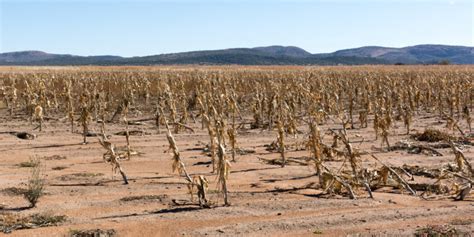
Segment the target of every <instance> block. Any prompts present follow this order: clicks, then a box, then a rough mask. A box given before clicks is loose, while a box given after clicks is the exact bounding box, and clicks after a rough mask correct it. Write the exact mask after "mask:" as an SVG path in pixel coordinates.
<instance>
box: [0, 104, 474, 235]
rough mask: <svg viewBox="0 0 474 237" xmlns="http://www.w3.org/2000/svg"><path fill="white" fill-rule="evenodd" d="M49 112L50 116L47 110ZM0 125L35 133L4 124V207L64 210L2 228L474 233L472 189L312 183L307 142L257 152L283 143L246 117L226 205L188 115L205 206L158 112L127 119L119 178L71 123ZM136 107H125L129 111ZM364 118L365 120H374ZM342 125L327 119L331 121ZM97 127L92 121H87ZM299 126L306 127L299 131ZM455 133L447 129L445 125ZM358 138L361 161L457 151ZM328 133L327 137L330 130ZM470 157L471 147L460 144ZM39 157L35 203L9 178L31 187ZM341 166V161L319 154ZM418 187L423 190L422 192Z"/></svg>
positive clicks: (190, 159) (0, 155)
mask: <svg viewBox="0 0 474 237" xmlns="http://www.w3.org/2000/svg"><path fill="white" fill-rule="evenodd" d="M53 117H54V116H53ZM0 119H1V120H0V124H1V125H0V132H5V131H25V132H31V133H35V134H37V135H38V137H37V138H36V139H34V140H22V139H18V138H17V137H15V136H13V135H10V134H5V133H3V134H0V190H1V191H0V198H1V199H0V204H1V207H2V210H0V211H1V213H2V214H5V213H16V214H19V215H31V214H34V213H50V214H52V215H65V216H66V217H67V220H66V221H65V222H63V223H61V224H59V225H58V226H51V227H43V228H34V229H23V230H13V231H12V233H11V234H9V236H68V235H70V234H71V233H74V232H75V231H78V230H89V229H101V230H114V233H116V235H117V236H317V235H321V236H325V235H327V236H346V235H349V236H374V235H375V236H380V235H382V236H391V235H408V236H410V235H413V234H414V233H415V232H416V230H418V229H420V228H422V227H426V226H428V225H432V226H434V227H436V226H441V225H444V226H445V227H449V228H452V229H455V230H456V231H457V233H458V234H460V235H466V236H469V235H472V234H473V232H474V231H473V230H474V198H473V196H472V194H471V195H470V196H468V197H467V199H466V200H464V201H454V200H453V199H452V195H435V196H430V197H428V198H427V199H422V198H420V197H419V196H411V195H409V194H408V192H406V191H405V190H403V189H396V188H389V187H385V188H381V189H379V190H374V198H373V199H370V198H368V195H367V193H366V192H365V191H364V190H357V191H356V192H357V196H358V199H357V200H351V199H349V198H348V197H347V196H345V195H333V196H328V195H323V196H321V195H318V194H320V193H321V192H322V190H321V189H316V188H314V187H316V186H317V183H318V177H317V176H316V175H315V170H314V168H313V167H312V166H306V165H302V164H303V163H304V160H305V159H304V158H305V157H308V156H309V155H310V154H309V152H308V151H305V150H304V149H296V148H295V147H290V148H289V151H288V154H287V156H288V157H289V158H290V160H296V161H302V162H291V163H289V165H287V166H286V167H284V168H281V167H280V166H279V165H272V164H268V163H267V162H264V160H272V159H278V158H279V154H278V153H275V152H271V151H267V150H266V147H265V145H268V144H270V143H272V142H273V141H275V139H276V132H275V131H266V130H260V129H253V130H250V129H242V130H240V131H239V135H238V145H239V147H240V148H241V149H243V150H244V151H247V152H243V153H241V154H239V155H238V156H237V157H236V162H232V163H231V164H232V168H231V173H230V176H229V181H228V182H229V190H230V196H229V197H230V202H231V206H228V207H226V206H223V201H222V197H221V196H220V195H219V192H218V188H217V182H216V178H215V174H212V173H211V165H210V162H209V161H210V158H209V156H208V155H207V154H206V153H205V152H204V151H203V148H204V147H205V146H206V144H207V143H208V140H209V138H208V135H207V131H205V130H201V129H200V124H199V123H197V124H192V127H193V128H194V129H195V131H196V132H195V133H189V132H182V133H180V134H176V135H175V138H176V140H177V143H178V147H179V149H180V151H181V155H182V157H183V160H184V162H185V164H186V166H187V169H188V171H189V172H190V173H191V174H192V175H204V176H206V177H207V178H208V180H209V181H210V184H209V199H210V201H211V202H212V203H213V206H214V207H213V208H210V209H200V208H199V206H197V205H195V204H194V203H195V202H196V200H194V203H191V200H190V195H189V194H188V188H187V184H186V181H185V180H184V178H183V177H180V176H179V175H178V174H177V173H173V172H172V169H171V156H170V155H169V154H168V153H167V150H168V142H167V140H166V136H165V134H164V132H163V131H161V133H159V132H158V131H157V129H156V127H154V124H153V122H149V123H146V122H145V124H144V125H133V126H130V129H132V130H140V131H145V132H146V133H145V135H142V136H132V137H131V146H132V148H133V149H134V150H136V151H138V152H139V153H140V154H139V155H136V156H132V158H131V160H129V161H123V162H122V165H123V168H124V169H125V171H126V173H127V175H128V176H129V179H130V184H129V185H123V184H122V180H121V177H120V175H118V174H115V175H113V173H112V169H111V166H110V165H109V164H106V163H104V162H103V160H102V154H103V153H104V152H105V150H104V149H103V148H102V147H101V146H100V145H99V143H98V140H97V138H96V137H89V138H88V139H89V143H88V144H85V145H84V144H82V137H81V134H80V133H79V131H76V133H72V132H71V131H70V129H69V126H68V123H67V122H65V121H64V122H63V121H60V120H50V121H47V122H46V123H45V126H44V130H43V131H42V132H38V131H36V130H35V131H33V128H34V127H35V125H33V124H30V123H29V122H28V121H25V120H24V119H20V118H13V119H12V118H10V117H9V116H8V115H6V114H5V113H4V112H3V115H2V116H0ZM130 119H132V118H130ZM415 121H416V122H415V123H414V125H413V128H414V129H413V130H412V131H410V133H412V134H414V133H416V132H422V131H424V129H425V128H429V127H430V128H437V129H440V130H443V131H446V130H445V128H444V123H443V121H438V120H437V118H435V117H430V116H419V117H418V119H415ZM369 124H370V123H369ZM396 125H397V126H398V128H395V129H392V130H391V131H390V133H391V135H390V138H389V139H390V142H391V144H396V143H397V142H399V141H403V140H406V141H411V138H410V137H409V136H408V135H402V134H403V133H404V128H403V126H402V123H401V122H397V123H396ZM337 126H338V125H335V124H329V125H325V126H323V128H322V130H323V131H325V129H326V128H328V127H332V128H335V127H337ZM92 127H93V129H94V130H96V131H98V129H99V124H94V125H92ZM123 129H124V126H123V125H121V124H108V125H107V131H108V133H109V134H113V133H115V132H120V131H123ZM304 129H305V128H301V130H303V131H304ZM447 132H449V133H453V132H452V131H447ZM348 133H349V137H350V139H351V141H353V145H354V147H355V148H357V149H359V150H360V151H363V153H362V154H363V155H362V165H363V166H364V167H376V166H378V167H380V164H378V163H377V162H376V161H375V160H374V159H372V158H371V156H370V154H376V155H377V156H378V157H379V158H380V159H381V160H383V161H384V162H385V163H388V164H390V165H393V166H402V165H403V164H407V165H418V166H421V167H426V168H439V167H441V166H443V165H445V164H447V163H453V162H454V154H453V153H452V152H451V149H450V148H439V149H436V150H437V151H439V152H440V153H441V154H442V155H443V156H431V155H430V154H424V153H420V154H411V153H409V152H408V151H407V150H395V151H385V150H383V149H380V143H381V141H380V140H378V141H375V140H374V138H375V137H374V132H373V129H372V128H364V129H360V128H358V127H356V129H351V130H348ZM305 139H307V137H306V136H305V135H304V134H300V135H298V136H297V137H296V138H294V137H288V139H287V144H300V145H298V146H299V147H300V148H301V147H302V146H303V147H304V145H301V144H303V142H304V140H305ZM111 141H112V142H113V143H114V144H116V145H117V146H119V147H120V146H124V145H125V137H123V136H118V135H113V136H112V138H111ZM325 141H326V142H327V143H328V144H330V142H331V137H330V136H329V135H326V136H325ZM462 149H463V151H464V154H465V155H466V157H467V158H468V160H470V161H471V163H474V161H473V156H474V155H473V154H474V153H473V152H472V149H473V148H472V147H471V146H469V145H465V146H463V147H462ZM32 157H38V158H40V160H41V166H42V171H43V174H44V178H45V180H46V187H45V191H46V194H45V195H44V196H43V197H42V198H41V199H40V201H39V203H38V205H37V207H35V208H25V207H27V206H28V203H27V201H25V200H24V199H23V198H22V196H20V195H15V194H14V193H13V194H12V193H11V192H8V190H9V188H12V187H17V188H26V182H27V180H28V177H29V175H30V168H28V167H22V165H20V163H22V162H28V161H29V160H30V158H32ZM326 164H327V165H328V166H330V167H334V168H337V167H339V166H340V165H341V164H342V161H330V162H327V163H326ZM435 181H436V180H431V179H428V178H426V177H421V176H414V180H411V181H409V182H410V183H434V182H435ZM418 193H421V192H418Z"/></svg>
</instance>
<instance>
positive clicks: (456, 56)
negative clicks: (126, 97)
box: [0, 45, 474, 65]
mask: <svg viewBox="0 0 474 237" xmlns="http://www.w3.org/2000/svg"><path fill="white" fill-rule="evenodd" d="M443 61H444V62H449V63H451V64H474V47H465V46H448V45H416V46H410V47H404V48H389V47H379V46H367V47H361V48H354V49H344V50H339V51H336V52H333V53H326V54H311V53H309V52H307V51H305V50H304V49H301V48H298V47H294V46H287V47H285V46H268V47H257V48H234V49H222V50H205V51H193V52H184V53H172V54H160V55H152V56H144V57H120V56H109V55H105V56H87V57H86V56H76V55H69V54H49V53H45V52H41V51H21V52H11V53H1V54H0V65H171V64H202V65H224V64H238V65H338V64H345V65H361V64H437V63H440V62H443Z"/></svg>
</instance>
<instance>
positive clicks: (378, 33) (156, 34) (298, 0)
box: [0, 0, 474, 56]
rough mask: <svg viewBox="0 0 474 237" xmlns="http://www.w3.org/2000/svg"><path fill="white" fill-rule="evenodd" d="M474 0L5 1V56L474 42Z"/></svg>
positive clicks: (0, 38)
mask: <svg viewBox="0 0 474 237" xmlns="http://www.w3.org/2000/svg"><path fill="white" fill-rule="evenodd" d="M473 2H474V0H359V1H356V0H332V1H330V0H294V1H291V0H202V1H198V0H175V1H171V0H156V1H154V0H134V1H132V0H0V53H3V52H12V51H23V50H41V51H45V52H48V53H64V54H74V55H84V56H86V55H120V56H144V55H154V54H161V53H173V52H184V51H192V50H209V49H224V48H238V47H257V46H269V45H285V46H290V45H292V46H298V47H301V48H303V49H305V50H307V51H309V52H311V53H328V52H333V51H336V50H339V49H346V48H354V47H361V46H368V45H378V46H388V47H404V46H411V45H417V44H448V45H465V46H474V3H473Z"/></svg>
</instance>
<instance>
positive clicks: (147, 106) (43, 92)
mask: <svg viewBox="0 0 474 237" xmlns="http://www.w3.org/2000/svg"><path fill="white" fill-rule="evenodd" d="M473 102H474V67H473V66H353V67H345V66H337V67H296V66H295V67H290V66H267V67H250V66H249V67H241V66H169V67H165V66H160V67H151V66H150V67H1V68H0V231H1V233H0V235H3V234H5V235H7V234H8V236H347V235H349V236H380V235H382V236H392V235H393V236H414V235H415V236H472V235H473V232H474V197H473V194H472V193H473V192H472V191H471V187H472V182H473V180H474V170H473V165H474V159H473V158H474V132H472V129H471V123H472V121H471V119H472V116H471V115H470V114H471V113H473V109H474V106H473Z"/></svg>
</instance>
